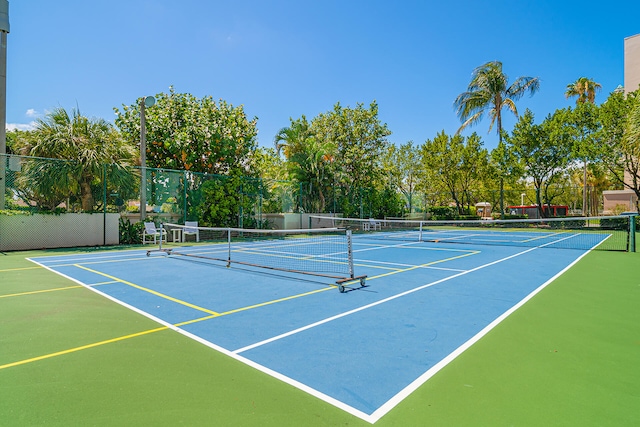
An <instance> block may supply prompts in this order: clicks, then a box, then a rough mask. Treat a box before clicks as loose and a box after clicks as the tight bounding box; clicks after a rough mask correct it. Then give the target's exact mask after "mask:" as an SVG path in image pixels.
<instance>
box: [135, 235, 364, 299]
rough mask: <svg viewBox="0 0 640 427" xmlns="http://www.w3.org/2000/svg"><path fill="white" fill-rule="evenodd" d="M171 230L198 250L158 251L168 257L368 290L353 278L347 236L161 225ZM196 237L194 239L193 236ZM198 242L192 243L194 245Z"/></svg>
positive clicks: (176, 249)
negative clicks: (180, 233)
mask: <svg viewBox="0 0 640 427" xmlns="http://www.w3.org/2000/svg"><path fill="white" fill-rule="evenodd" d="M163 228H164V229H166V230H167V231H168V232H169V233H170V232H171V230H175V229H180V230H182V231H184V230H188V231H189V233H190V234H196V235H197V241H198V244H195V245H188V246H184V245H181V246H176V247H171V248H168V247H167V246H166V245H165V246H164V247H163V246H162V243H161V244H160V247H159V249H154V250H149V251H147V255H150V254H151V253H153V252H162V253H164V254H166V255H169V256H174V255H175V256H186V257H195V258H201V259H206V260H213V261H221V262H224V263H226V265H227V267H230V266H231V265H232V264H241V265H246V266H252V267H258V268H265V269H270V270H277V271H283V272H288V273H296V274H303V275H311V276H318V277H327V278H331V279H334V280H335V284H336V286H337V287H338V289H339V290H340V292H345V290H346V289H347V287H349V286H351V285H353V284H359V285H360V286H361V287H362V286H365V285H366V275H360V276H357V275H356V274H355V271H354V264H353V247H352V233H351V230H346V229H343V228H335V227H332V228H322V229H313V230H312V229H307V230H257V229H245V228H229V227H193V226H189V227H185V226H184V225H178V224H164V225H163ZM195 232H197V233H195ZM194 240H196V239H194Z"/></svg>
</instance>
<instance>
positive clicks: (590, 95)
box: [564, 77, 602, 106]
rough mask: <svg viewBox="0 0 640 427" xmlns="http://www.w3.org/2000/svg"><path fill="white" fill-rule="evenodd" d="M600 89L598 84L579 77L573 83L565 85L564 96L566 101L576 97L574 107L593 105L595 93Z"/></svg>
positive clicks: (600, 86)
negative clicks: (586, 104)
mask: <svg viewBox="0 0 640 427" xmlns="http://www.w3.org/2000/svg"><path fill="white" fill-rule="evenodd" d="M600 89H602V85H601V84H600V83H596V82H595V81H594V80H592V79H589V78H587V77H580V78H579V79H578V80H576V81H575V82H573V83H569V84H568V85H567V90H566V91H565V92H564V95H565V97H566V98H567V99H569V98H573V97H574V96H575V97H576V106H578V105H580V104H585V103H591V104H594V103H595V102H596V93H597V92H599V91H600Z"/></svg>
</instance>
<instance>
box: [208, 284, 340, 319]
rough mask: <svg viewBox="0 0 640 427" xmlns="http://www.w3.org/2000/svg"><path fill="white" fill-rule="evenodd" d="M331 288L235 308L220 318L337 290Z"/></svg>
mask: <svg viewBox="0 0 640 427" xmlns="http://www.w3.org/2000/svg"><path fill="white" fill-rule="evenodd" d="M329 286H330V287H326V288H322V289H316V290H315V291H310V292H304V293H302V294H297V295H291V296H289V297H284V298H279V299H274V300H271V301H266V302H261V303H259V304H254V305H249V306H246V307H242V308H235V309H233V310H229V311H225V312H223V313H220V316H226V315H229V314H233V313H239V312H241V311H246V310H251V309H253V308H258V307H264V306H267V305H271V304H276V303H279V302H283V301H288V300H292V299H296V298H301V297H306V296H308V295H313V294H317V293H320V292H325V291H329V290H332V289H335V288H337V286H335V285H329Z"/></svg>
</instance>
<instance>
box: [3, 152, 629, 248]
mask: <svg viewBox="0 0 640 427" xmlns="http://www.w3.org/2000/svg"><path fill="white" fill-rule="evenodd" d="M141 183H144V185H141ZM0 190H1V191H2V192H1V193H0V194H4V198H3V199H2V201H1V202H2V205H0V209H5V210H11V211H12V212H20V211H23V212H29V213H43V212H46V213H62V212H66V213H93V214H95V213H101V214H103V215H105V218H106V215H107V214H117V218H118V220H119V227H118V228H119V230H118V233H119V240H120V242H122V243H137V242H139V240H140V235H141V227H142V225H141V224H140V222H141V221H142V220H147V221H149V220H151V221H155V222H157V223H160V222H164V223H181V224H183V223H184V222H185V221H198V222H199V223H200V225H204V226H226V227H242V228H287V227H289V226H292V227H294V226H295V227H297V226H299V224H302V222H303V221H302V220H296V221H295V222H293V221H290V222H289V223H287V220H286V218H285V219H283V217H285V216H286V215H287V214H289V215H290V214H309V213H332V214H339V215H341V216H344V217H351V218H393V217H399V218H407V217H415V218H418V217H420V218H422V219H427V218H434V217H447V218H453V217H464V216H477V214H478V213H477V205H480V206H482V209H483V211H484V212H485V213H486V212H487V209H489V208H490V209H491V210H492V214H493V216H494V217H495V216H500V214H501V213H502V212H504V213H505V214H512V213H516V214H519V213H522V212H524V211H522V212H519V211H517V210H516V211H515V212H514V210H513V209H512V207H515V206H532V205H539V204H543V205H548V206H566V209H565V210H564V211H558V212H557V213H556V212H554V213H555V214H556V215H572V214H573V215H592V216H593V215H598V214H601V213H603V197H602V193H603V191H602V189H594V188H587V191H586V197H585V192H584V191H583V188H581V187H568V186H565V187H548V188H543V189H540V190H538V191H536V190H535V189H533V188H521V189H513V188H506V189H503V190H499V189H473V190H465V191H457V192H455V193H454V192H438V193H429V192H419V191H414V192H411V193H402V192H399V191H397V190H396V189H394V188H390V187H389V188H362V187H359V186H358V185H357V183H349V184H344V183H334V185H332V186H324V187H322V188H317V187H314V186H313V185H312V184H309V183H299V182H294V181H283V180H271V179H264V178H260V177H249V176H241V175H233V174H232V175H229V176H227V175H214V174H205V173H196V172H191V171H184V170H182V171H178V170H168V169H156V168H140V167H123V166H119V165H98V166H96V167H91V166H88V165H83V164H80V163H78V162H75V161H71V160H61V159H45V158H35V157H25V156H18V155H0ZM143 190H144V191H143ZM583 200H586V204H585V203H584V202H583ZM141 205H142V206H143V209H141ZM487 206H489V208H488V207H487ZM531 212H534V211H529V212H527V213H528V214H529V216H531V215H532V213H531ZM613 213H619V212H613ZM552 214H553V213H552ZM544 215H551V214H549V213H548V212H547V213H544ZM290 216H291V215H290ZM103 222H104V223H105V224H106V222H107V221H106V220H105V221H103ZM101 233H102V234H103V235H104V236H107V234H109V233H107V231H106V230H103V231H102V232H101ZM0 238H1V237H0ZM105 241H106V237H105Z"/></svg>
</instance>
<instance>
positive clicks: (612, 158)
mask: <svg viewBox="0 0 640 427" xmlns="http://www.w3.org/2000/svg"><path fill="white" fill-rule="evenodd" d="M600 119H601V121H602V128H601V130H600V135H599V144H598V147H599V148H600V150H601V151H600V154H601V159H602V162H603V164H604V166H605V167H606V168H607V170H608V171H609V173H610V175H611V176H612V177H613V179H614V180H615V181H616V182H617V183H618V184H619V185H621V186H624V187H625V188H628V189H630V190H633V191H634V192H635V193H636V195H637V196H638V199H640V91H635V92H631V93H629V94H627V95H626V96H625V95H624V94H623V93H616V92H614V93H612V94H611V95H610V96H609V98H608V99H607V100H606V101H605V102H604V103H603V104H602V105H601V106H600ZM638 207H640V206H637V208H638Z"/></svg>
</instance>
